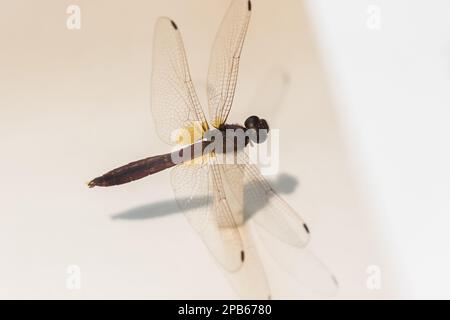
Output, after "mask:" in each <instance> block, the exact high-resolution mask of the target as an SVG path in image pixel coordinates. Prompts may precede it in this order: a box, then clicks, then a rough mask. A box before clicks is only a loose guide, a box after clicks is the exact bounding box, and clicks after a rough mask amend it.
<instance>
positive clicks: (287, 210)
mask: <svg viewBox="0 0 450 320" xmlns="http://www.w3.org/2000/svg"><path fill="white" fill-rule="evenodd" d="M238 162H239V164H238V166H239V168H240V170H241V174H242V176H243V177H244V182H245V183H244V185H245V191H244V199H245V208H244V211H245V218H246V219H251V220H253V221H254V222H256V223H257V224H258V225H259V226H261V227H262V228H264V229H266V230H267V231H268V232H269V233H271V234H272V235H273V236H275V237H277V238H278V239H280V240H281V241H283V242H285V243H287V244H290V245H293V246H296V247H303V246H305V245H306V244H307V243H308V241H309V229H308V226H307V225H306V223H305V222H304V220H303V219H302V218H301V217H300V215H298V214H297V212H295V210H294V209H292V207H291V206H289V204H288V203H287V202H286V201H285V200H283V199H282V198H281V197H280V196H279V195H278V194H277V193H276V192H275V190H274V189H273V188H272V187H271V186H270V184H269V183H268V182H267V180H266V179H265V178H264V177H263V175H262V174H261V173H260V171H259V168H258V167H257V166H256V165H255V164H251V163H250V161H249V158H248V156H247V154H246V153H245V152H244V151H241V152H238Z"/></svg>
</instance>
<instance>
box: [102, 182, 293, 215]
mask: <svg viewBox="0 0 450 320" xmlns="http://www.w3.org/2000/svg"><path fill="white" fill-rule="evenodd" d="M270 184H271V185H272V187H273V188H274V189H275V190H276V191H277V192H278V193H280V194H289V193H292V192H294V191H295V190H296V189H297V187H298V184H299V182H298V180H297V178H295V177H294V176H292V175H289V174H287V173H282V174H280V175H278V177H277V178H276V179H274V180H270ZM246 188H250V189H251V188H254V187H253V186H252V185H251V184H250V185H247V186H246ZM206 202H207V201H205V198H194V199H193V200H191V201H190V207H192V208H196V207H200V206H202V205H204V204H205V203H206ZM265 205H266V203H265V202H262V203H260V204H259V205H257V206H252V209H251V211H249V212H246V217H245V218H246V219H248V218H250V217H251V216H252V215H254V214H255V213H257V212H258V211H259V210H260V209H262V208H263V207H264V206H265ZM181 211H182V210H181V209H180V208H179V207H178V204H177V201H176V200H175V199H173V200H164V201H159V202H154V203H150V204H146V205H142V206H139V207H135V208H131V209H128V210H125V211H122V212H119V213H116V214H114V215H112V216H111V219H113V220H145V219H153V218H159V217H164V216H168V215H171V214H176V213H181Z"/></svg>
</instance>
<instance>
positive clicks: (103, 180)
mask: <svg viewBox="0 0 450 320" xmlns="http://www.w3.org/2000/svg"><path fill="white" fill-rule="evenodd" d="M251 14H252V3H251V1H250V0H233V1H232V2H231V4H230V6H229V8H228V11H227V13H226V14H225V17H224V18H223V20H222V23H221V25H220V27H219V31H218V33H217V35H216V38H215V41H214V45H213V48H212V52H211V57H210V64H209V69H208V75H207V97H208V113H209V121H207V118H206V116H205V113H204V111H203V108H202V107H201V105H200V102H199V99H198V97H197V94H196V91H195V88H194V85H193V81H192V79H191V75H190V71H189V66H188V62H187V57H186V52H185V49H184V44H183V40H182V37H181V34H180V30H179V28H178V25H177V24H176V23H175V22H174V21H173V20H171V19H170V18H167V17H161V18H159V19H158V20H157V22H156V25H155V31H154V38H153V61H152V63H153V70H152V80H151V84H152V85H151V109H152V114H153V118H154V121H155V127H156V130H157V133H158V135H159V137H160V138H161V140H162V141H164V142H166V143H167V144H168V145H171V146H173V147H177V146H180V144H181V145H183V147H181V148H178V149H177V150H176V151H173V152H169V153H166V154H162V155H156V156H152V157H148V158H145V159H141V160H138V161H134V162H131V163H129V164H127V165H124V166H121V167H119V168H116V169H114V170H111V171H109V172H107V173H105V174H103V175H101V176H99V177H97V178H95V179H93V180H92V181H90V182H89V183H88V186H89V187H90V188H93V187H109V186H115V185H121V184H124V183H128V182H131V181H134V180H137V179H141V178H144V177H146V176H149V175H152V174H155V173H157V172H160V171H162V170H166V169H169V168H171V184H172V187H173V189H174V194H175V198H176V200H177V203H178V206H179V207H180V208H181V209H182V211H183V212H184V214H185V216H186V218H187V220H188V221H189V223H190V224H191V225H192V227H193V228H194V229H195V230H196V232H197V233H198V234H199V235H200V236H201V238H202V239H203V241H204V243H205V245H206V246H207V247H208V249H209V251H210V252H211V254H212V255H213V256H214V257H215V259H216V261H217V262H218V263H219V264H220V265H221V266H222V268H223V269H224V270H225V271H226V272H227V273H229V274H238V273H239V272H240V271H242V270H246V273H245V274H246V275H247V278H246V279H242V278H240V280H242V281H244V286H245V287H246V288H247V289H248V290H247V292H251V293H252V295H250V296H251V297H252V298H253V297H262V298H268V297H270V288H269V285H268V282H267V279H266V275H265V273H264V268H263V266H262V263H261V262H260V258H259V257H258V253H257V251H256V250H255V249H254V246H253V241H254V240H252V238H251V236H250V235H249V232H248V229H247V226H246V222H247V220H248V219H249V218H250V217H249V216H250V215H251V221H252V223H253V222H254V223H255V224H256V225H257V226H258V229H261V232H262V233H264V234H265V235H266V236H269V237H274V238H276V241H280V242H281V243H283V244H285V245H288V246H292V247H294V248H303V247H305V246H306V244H307V243H308V241H309V238H310V229H309V227H308V226H307V224H306V223H305V221H304V220H303V219H302V218H301V217H300V216H299V215H298V214H297V212H296V211H295V210H294V209H293V208H292V207H291V206H289V204H288V203H287V202H286V201H285V200H283V199H282V198H281V197H280V196H279V195H278V194H277V193H276V192H275V190H274V189H273V188H272V187H271V185H270V184H269V182H268V181H267V180H266V179H265V178H264V176H263V175H262V174H261V172H260V170H259V169H258V166H257V164H255V163H252V162H251V161H250V159H249V156H248V151H247V149H248V147H251V146H253V145H257V144H262V143H264V142H265V141H266V139H267V137H268V134H269V130H270V128H269V125H268V122H267V121H266V120H265V119H262V118H259V117H258V116H254V115H253V116H250V117H248V118H247V119H246V120H245V122H244V124H243V125H239V124H229V123H227V119H228V115H229V113H230V111H231V107H232V104H233V99H234V95H235V89H236V85H237V79H238V70H239V62H240V57H241V53H242V47H243V44H244V39H245V36H246V33H247V29H248V25H249V21H250V16H251ZM180 129H183V130H184V132H187V138H186V135H181V136H183V139H180V135H178V136H177V135H175V138H174V132H179V130H180ZM238 132H239V133H241V134H242V133H243V134H244V138H243V139H241V140H242V143H240V144H239V143H237V138H236V136H237V135H236V133H238ZM250 132H251V134H248V133H250ZM180 140H181V141H180ZM218 142H220V144H219V143H218ZM212 145H214V147H211V146H212ZM230 146H231V147H230ZM220 154H222V155H230V154H231V155H232V158H233V159H234V160H235V162H233V163H232V164H228V163H225V164H224V163H223V162H222V161H220V156H219V155H220ZM266 239H267V237H266ZM275 251H278V250H275ZM252 279H253V280H252ZM252 281H253V282H252ZM256 291H257V292H256ZM247 296H248V295H247Z"/></svg>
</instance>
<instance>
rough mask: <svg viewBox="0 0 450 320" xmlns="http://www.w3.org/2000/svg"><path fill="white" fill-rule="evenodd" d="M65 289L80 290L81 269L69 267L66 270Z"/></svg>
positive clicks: (75, 266)
mask: <svg viewBox="0 0 450 320" xmlns="http://www.w3.org/2000/svg"><path fill="white" fill-rule="evenodd" d="M66 273H67V277H66V289H68V290H80V289H81V268H80V267H79V266H77V265H70V266H68V267H67V269H66Z"/></svg>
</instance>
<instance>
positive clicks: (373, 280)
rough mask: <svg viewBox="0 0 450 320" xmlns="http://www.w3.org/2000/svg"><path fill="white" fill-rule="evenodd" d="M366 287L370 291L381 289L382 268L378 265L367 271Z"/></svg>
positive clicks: (368, 268)
mask: <svg viewBox="0 0 450 320" xmlns="http://www.w3.org/2000/svg"><path fill="white" fill-rule="evenodd" d="M366 274H367V279H366V287H367V289H369V290H380V289H381V268H380V266H378V265H375V264H373V265H370V266H368V267H367V269H366Z"/></svg>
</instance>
